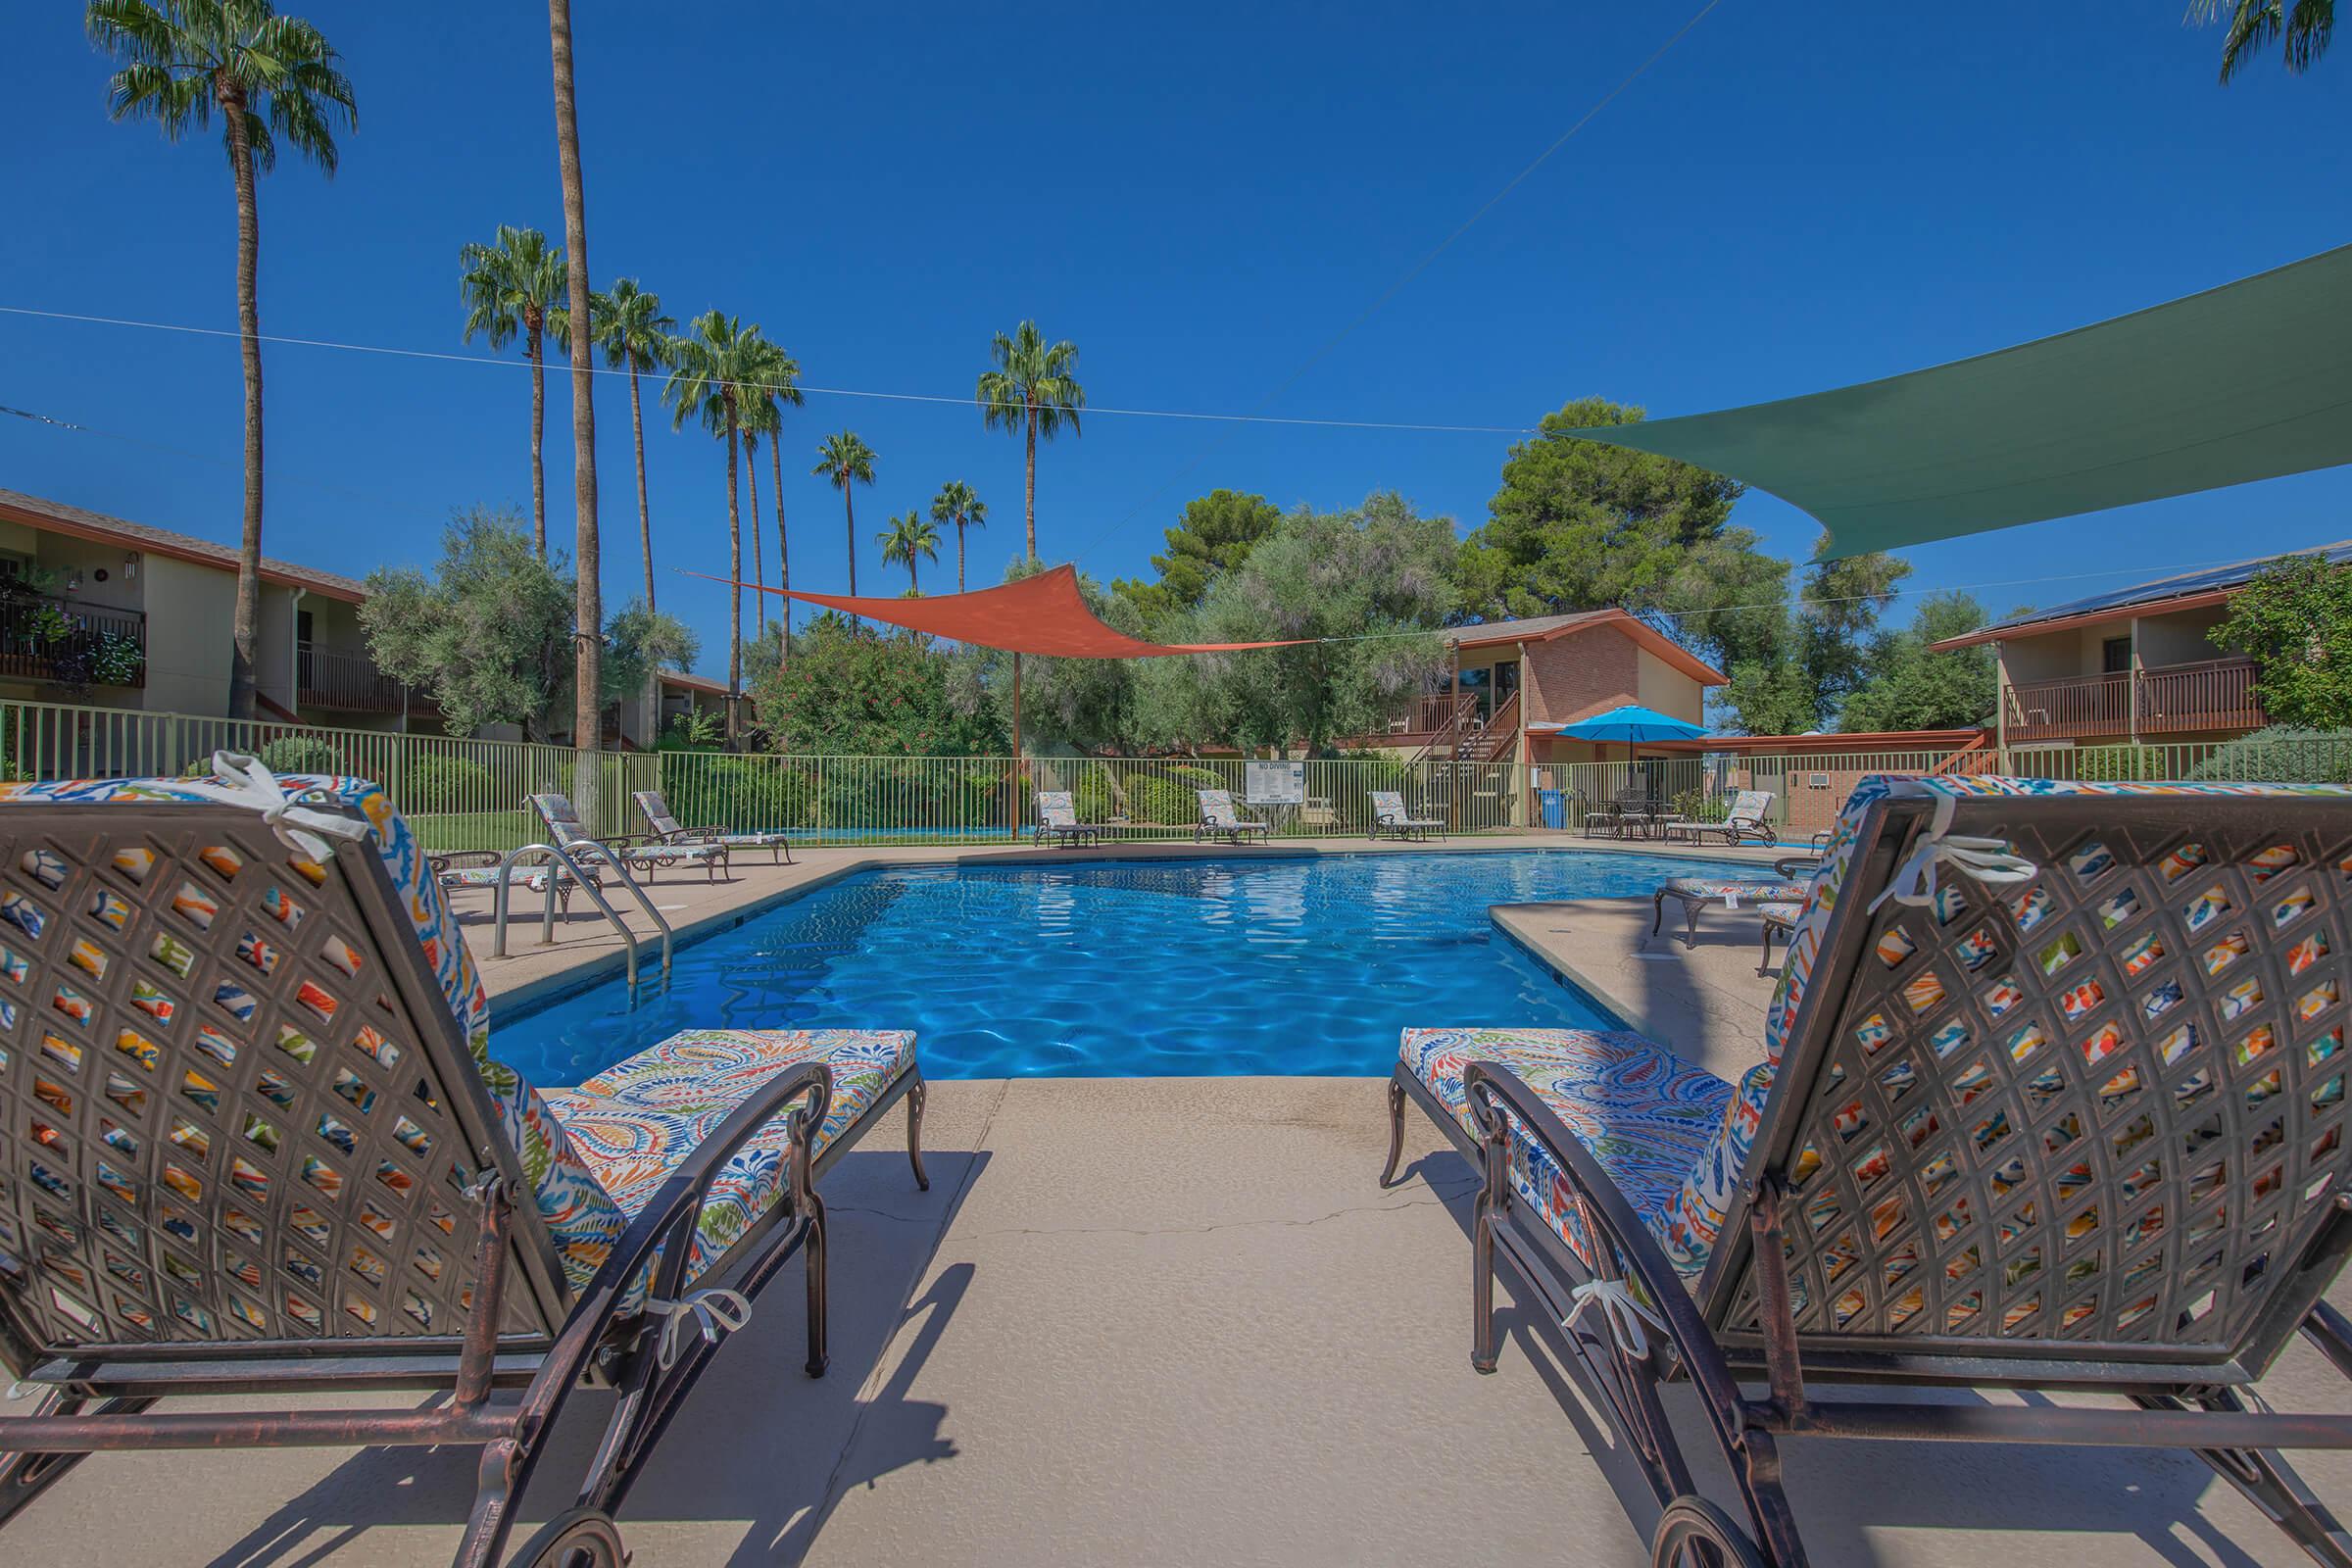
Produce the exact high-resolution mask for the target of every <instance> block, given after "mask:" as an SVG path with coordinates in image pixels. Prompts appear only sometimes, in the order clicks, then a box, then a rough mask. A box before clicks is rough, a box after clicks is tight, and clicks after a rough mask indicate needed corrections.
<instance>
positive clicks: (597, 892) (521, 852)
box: [490, 841, 672, 996]
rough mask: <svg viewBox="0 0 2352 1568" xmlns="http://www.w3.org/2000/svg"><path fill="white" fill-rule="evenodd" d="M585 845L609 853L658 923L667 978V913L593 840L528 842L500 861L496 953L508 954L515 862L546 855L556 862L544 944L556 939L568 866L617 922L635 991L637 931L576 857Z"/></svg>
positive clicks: (542, 923) (544, 913) (544, 914)
mask: <svg viewBox="0 0 2352 1568" xmlns="http://www.w3.org/2000/svg"><path fill="white" fill-rule="evenodd" d="M583 849H590V850H594V851H596V852H597V853H598V854H599V855H601V856H603V857H604V858H605V860H606V862H607V863H608V864H610V865H611V866H612V867H613V874H614V875H616V876H618V877H619V878H620V880H621V884H622V886H624V887H626V888H627V889H628V890H629V893H630V895H631V896H632V897H634V898H635V899H636V901H637V906H638V907H639V908H641V909H643V910H644V911H645V914H646V918H647V919H649V920H651V921H653V922H654V928H655V929H656V930H657V931H659V932H660V933H661V935H662V979H663V980H664V981H666V980H667V979H668V978H669V964H670V953H671V948H672V937H671V932H670V929H669V922H668V921H667V920H664V919H662V911H661V910H659V909H657V908H655V907H654V906H653V903H652V901H650V900H648V899H647V898H646V896H645V890H644V889H643V888H641V887H639V886H638V885H637V882H636V879H635V878H633V877H631V876H630V875H629V873H628V871H627V869H626V868H625V867H623V866H622V865H621V863H620V861H619V860H618V859H617V858H615V857H614V856H613V852H612V851H611V850H609V849H607V848H606V847H605V846H604V845H602V844H597V843H595V842H594V841H590V842H588V843H585V844H579V845H573V846H570V847H569V848H566V847H564V846H562V845H556V844H525V845H523V846H522V847H521V848H519V849H515V850H509V851H508V852H507V853H506V855H505V856H504V857H503V858H501V859H500V860H499V862H498V882H497V885H496V888H495V890H494V893H495V917H496V923H495V925H494V926H493V928H492V934H491V948H490V952H491V956H494V957H500V958H503V957H505V956H507V912H508V897H507V895H508V892H509V890H510V888H511V887H512V885H513V881H514V874H515V866H516V865H517V864H518V863H519V862H520V861H521V860H522V858H524V857H525V856H539V857H544V858H546V859H547V860H548V861H549V862H551V863H550V864H549V865H548V868H547V869H548V877H547V899H546V904H545V907H544V908H543V909H542V910H541V912H540V919H539V945H540V946H541V947H546V946H548V945H550V944H552V943H553V942H554V941H555V940H556V881H557V878H558V877H560V876H562V875H563V874H564V872H569V873H570V875H571V879H572V881H573V882H574V883H576V884H577V885H578V887H579V889H580V891H581V892H583V893H585V894H587V895H588V897H589V898H590V899H591V900H592V901H593V902H594V903H595V905H596V907H597V909H598V911H599V912H600V913H602V914H603V915H604V917H605V919H606V921H607V922H608V923H610V924H611V925H612V927H613V930H615V931H617V932H619V933H620V942H621V956H622V959H623V962H624V965H625V967H626V970H627V973H628V985H629V992H630V995H632V996H634V995H635V994H636V990H637V967H638V964H637V934H636V933H635V932H634V931H631V930H630V929H629V923H628V922H627V921H626V920H624V919H622V918H621V917H620V912H619V911H618V910H617V909H615V908H613V905H612V903H611V902H610V901H609V900H607V899H606V897H605V895H604V890H603V889H602V888H600V887H599V886H598V885H597V884H596V883H595V882H593V881H591V880H590V879H589V878H588V875H587V873H586V871H585V869H584V868H583V867H582V866H581V864H580V862H579V861H578V860H576V859H574V858H572V852H573V851H575V850H583Z"/></svg>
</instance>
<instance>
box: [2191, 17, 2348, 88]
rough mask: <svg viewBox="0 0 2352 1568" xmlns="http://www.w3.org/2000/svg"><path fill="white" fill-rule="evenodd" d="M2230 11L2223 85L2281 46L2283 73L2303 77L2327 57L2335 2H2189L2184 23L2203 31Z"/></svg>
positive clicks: (2225, 34) (2224, 45) (2223, 63)
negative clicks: (2267, 51) (2254, 59)
mask: <svg viewBox="0 0 2352 1568" xmlns="http://www.w3.org/2000/svg"><path fill="white" fill-rule="evenodd" d="M2225 7H2226V8H2227V9H2228V11H2229V30H2228V31H2226V32H2225V33H2224V34H2223V35H2222V81H2223V82H2224V83H2225V84H2227V83H2228V82H2229V80H2230V78H2231V77H2233V76H2235V75H2236V74H2237V73H2238V69H2239V68H2240V67H2242V66H2243V65H2244V64H2245V63H2246V62H2247V60H2249V59H2251V58H2252V57H2253V56H2255V55H2257V54H2259V53H2261V52H2262V51H2263V50H2265V49H2267V48H2269V47H2270V46H2271V45H2272V44H2273V43H2276V42H2278V41H2279V40H2280V39H2284V40H2285V57H2286V69H2287V71H2288V72H2289V73H2293V74H2295V75H2301V74H2302V73H2304V72H2306V71H2309V70H2310V69H2311V68H2312V67H2313V66H2315V65H2317V64H2318V63H2319V59H2320V57H2321V56H2322V55H2324V54H2326V53H2327V40H2328V39H2329V38H2330V37H2331V36H2333V35H2334V32H2335V0H2189V6H2188V21H2189V25H2192V26H2199V27H2206V26H2211V25H2213V24H2214V23H2216V22H2219V21H2221V20H2222V13H2223V11H2224V9H2225Z"/></svg>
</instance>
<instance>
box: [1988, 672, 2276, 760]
mask: <svg viewBox="0 0 2352 1568" xmlns="http://www.w3.org/2000/svg"><path fill="white" fill-rule="evenodd" d="M2003 700H2004V701H2005V702H2006V703H2007V705H2008V714H2007V717H2008V727H2009V738H2010V740H2011V741H2012V742H2027V743H2031V742H2034V741H2045V740H2104V739H2109V738H2112V737H2114V736H2118V735H2132V734H2138V735H2179V734H2184V733H2187V732H2190V731H2195V730H2217V729H2259V728H2261V727H2262V726H2263V725H2264V724H2265V723H2267V722H2268V719H2267V718H2266V717H2265V716H2264V714H2263V711H2262V705H2261V703H2259V702H2258V701H2256V699H2255V696H2254V665H2253V663H2252V662H2251V661H2248V660H2243V659H2215V660H2207V661H2205V662H2200V663H2194V664H2174V665H2169V666H2166V667H2164V668H2160V669H2143V670H2140V671H2138V672H2137V673H2136V674H2134V673H2131V672H2123V673H2118V674H2113V675H2082V676H2077V677H2075V678H2073V679H2069V680H2040V681H2027V682H2023V683H2020V684H2017V685H2012V686H2010V687H2009V688H2008V689H2007V691H2006V692H2005V693H2004V694H2003Z"/></svg>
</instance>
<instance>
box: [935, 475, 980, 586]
mask: <svg viewBox="0 0 2352 1568" xmlns="http://www.w3.org/2000/svg"><path fill="white" fill-rule="evenodd" d="M931 520H932V521H933V522H952V523H954V524H955V525H956V592H957V593H961V592H963V530H964V529H966V528H985V527H987V526H988V503H987V502H985V501H983V500H981V499H980V498H979V497H978V496H976V495H974V494H972V487H971V486H970V485H968V484H965V483H964V482H963V481H962V480H961V479H950V480H949V481H948V482H947V483H946V484H943V485H941V486H940V487H939V494H938V495H937V496H936V497H934V498H933V499H932V502H931Z"/></svg>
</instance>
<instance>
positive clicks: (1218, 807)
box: [1193, 790, 1271, 844]
mask: <svg viewBox="0 0 2352 1568" xmlns="http://www.w3.org/2000/svg"><path fill="white" fill-rule="evenodd" d="M1199 793H1200V796H1201V824H1200V826H1198V827H1196V828H1194V829H1193V842H1194V843H1195V844H1198V843H1200V842H1201V840H1203V839H1218V838H1221V839H1224V840H1226V841H1227V842H1228V843H1232V844H1240V843H1242V842H1243V841H1245V840H1247V839H1248V838H1249V837H1250V834H1252V833H1254V834H1256V835H1257V836H1258V837H1259V838H1261V839H1262V838H1264V837H1265V836H1266V834H1267V833H1268V832H1270V831H1271V829H1269V828H1268V827H1267V826H1266V824H1265V823H1263V822H1252V821H1250V820H1249V819H1248V818H1247V817H1243V816H1240V815H1238V814H1236V812H1235V811H1234V809H1233V791H1231V790H1201V791H1200V792H1199Z"/></svg>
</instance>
